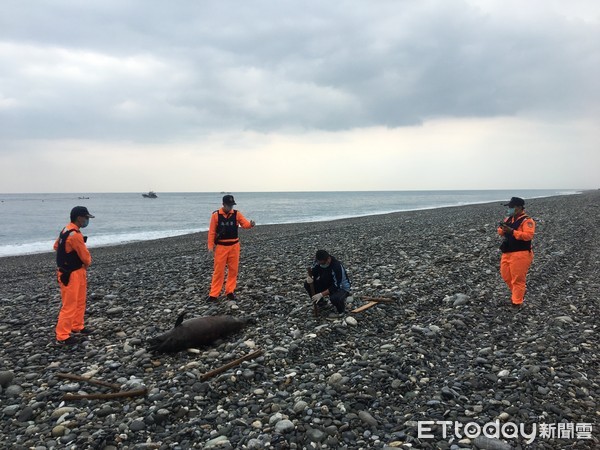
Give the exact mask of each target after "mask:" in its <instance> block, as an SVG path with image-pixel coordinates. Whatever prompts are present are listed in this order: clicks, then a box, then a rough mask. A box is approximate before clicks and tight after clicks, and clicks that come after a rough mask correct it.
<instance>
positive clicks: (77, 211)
mask: <svg viewBox="0 0 600 450" xmlns="http://www.w3.org/2000/svg"><path fill="white" fill-rule="evenodd" d="M78 217H89V218H91V219H93V218H94V216H92V215H91V214H90V212H89V211H88V209H87V208H86V207H85V206H76V207H75V208H73V209H72V210H71V222H74V221H75V220H76V219H77V218H78Z"/></svg>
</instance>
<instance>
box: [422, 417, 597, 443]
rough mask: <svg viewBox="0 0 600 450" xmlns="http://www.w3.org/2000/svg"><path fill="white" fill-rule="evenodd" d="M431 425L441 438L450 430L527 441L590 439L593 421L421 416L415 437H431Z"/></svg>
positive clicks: (459, 435) (470, 435)
mask: <svg viewBox="0 0 600 450" xmlns="http://www.w3.org/2000/svg"><path fill="white" fill-rule="evenodd" d="M434 425H439V426H441V429H442V438H443V439H446V438H447V437H448V436H449V435H450V433H452V435H453V436H454V437H455V438H457V439H462V438H464V437H466V438H469V439H475V438H477V437H479V436H485V437H487V438H490V439H523V440H524V441H525V443H526V444H531V443H532V442H533V441H535V440H536V439H538V438H539V439H577V440H579V439H592V432H593V425H592V424H591V423H576V424H574V423H551V424H548V423H541V424H536V423H534V424H531V425H529V426H526V425H525V424H516V423H514V422H506V423H503V424H501V423H500V421H499V420H496V421H494V422H488V423H486V424H485V425H480V424H478V423H476V422H468V423H466V424H463V423H460V422H453V421H450V420H435V421H434V420H422V421H419V422H417V437H418V438H419V439H434V438H435V436H434V435H433V434H431V431H432V430H433V428H432V427H433V426H434Z"/></svg>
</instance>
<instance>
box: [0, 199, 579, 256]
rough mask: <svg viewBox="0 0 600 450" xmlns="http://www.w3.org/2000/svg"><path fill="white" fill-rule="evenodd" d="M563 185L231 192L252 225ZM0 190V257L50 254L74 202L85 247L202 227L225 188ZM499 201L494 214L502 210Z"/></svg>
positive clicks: (332, 217)
mask: <svg viewBox="0 0 600 450" xmlns="http://www.w3.org/2000/svg"><path fill="white" fill-rule="evenodd" d="M577 192H578V191H574V190H572V191H565V190H551V189H543V190H520V191H519V190H512V191H506V190H484V191H373V192H364V191H361V192H240V193H236V192H233V193H232V194H233V195H234V196H235V200H236V202H237V206H236V208H237V209H239V210H240V211H241V212H242V213H243V214H244V215H245V216H246V218H248V219H249V220H250V219H252V220H254V221H255V222H256V224H257V225H264V224H281V223H299V222H316V221H327V220H335V219H341V218H347V217H359V216H368V215H374V214H384V213H390V212H396V211H410V210H419V209H431V208H441V207H447V206H459V205H468V204H475V203H487V202H493V201H499V202H500V201H507V200H508V199H509V198H510V197H512V196H518V197H523V198H525V199H529V198H538V197H549V196H554V195H570V194H576V193H577ZM157 195H158V198H155V199H150V198H143V197H142V195H141V193H86V194H83V193H81V194H0V257H1V256H13V255H24V254H31V253H43V252H51V251H52V245H53V243H54V240H55V239H56V237H57V236H58V233H59V232H60V230H61V229H62V227H63V226H64V225H65V224H66V223H67V222H68V221H69V211H70V210H71V208H72V207H73V206H76V205H82V206H86V207H87V208H88V209H89V211H90V213H91V214H93V215H95V216H96V218H95V219H91V220H90V225H89V226H88V228H86V230H85V234H86V235H88V247H90V248H93V247H99V246H106V245H116V244H122V243H125V242H133V241H144V240H151V239H159V238H164V237H170V236H177V235H182V234H189V233H194V232H198V231H206V230H207V229H208V222H209V218H210V214H211V213H212V212H213V211H214V210H216V209H218V208H219V207H220V206H221V199H222V196H223V195H224V193H207V192H186V193H183V192H177V193H161V192H159V193H157ZM500 211H501V209H500V206H499V215H501V212H500Z"/></svg>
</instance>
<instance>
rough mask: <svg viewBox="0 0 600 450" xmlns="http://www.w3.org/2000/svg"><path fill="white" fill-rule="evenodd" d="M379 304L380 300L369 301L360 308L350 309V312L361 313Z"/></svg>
mask: <svg viewBox="0 0 600 450" xmlns="http://www.w3.org/2000/svg"><path fill="white" fill-rule="evenodd" d="M377 304H378V302H369V303H367V304H366V305H362V306H359V307H358V308H356V309H353V310H352V311H350V312H352V313H359V312H363V311H364V310H365V309H369V308H371V307H373V306H375V305H377Z"/></svg>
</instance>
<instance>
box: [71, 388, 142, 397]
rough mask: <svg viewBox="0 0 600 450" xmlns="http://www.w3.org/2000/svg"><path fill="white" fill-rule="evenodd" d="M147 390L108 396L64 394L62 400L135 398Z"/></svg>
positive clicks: (111, 393)
mask: <svg viewBox="0 0 600 450" xmlns="http://www.w3.org/2000/svg"><path fill="white" fill-rule="evenodd" d="M147 392H148V390H147V389H146V388H144V389H136V390H132V391H119V392H110V393H108V394H65V395H64V396H63V398H62V399H63V400H99V399H102V400H108V399H112V398H125V397H137V396H140V395H146V393H147Z"/></svg>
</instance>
